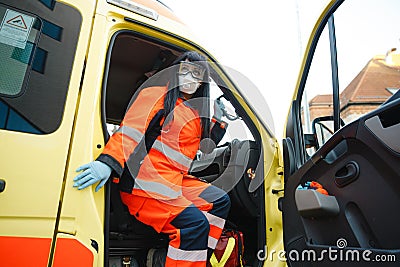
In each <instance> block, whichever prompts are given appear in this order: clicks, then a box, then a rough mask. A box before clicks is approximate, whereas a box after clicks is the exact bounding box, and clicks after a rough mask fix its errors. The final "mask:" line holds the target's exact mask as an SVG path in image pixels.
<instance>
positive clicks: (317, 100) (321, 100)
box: [309, 94, 332, 107]
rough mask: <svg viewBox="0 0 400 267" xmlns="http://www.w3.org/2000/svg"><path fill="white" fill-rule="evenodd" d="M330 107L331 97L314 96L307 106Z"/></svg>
mask: <svg viewBox="0 0 400 267" xmlns="http://www.w3.org/2000/svg"><path fill="white" fill-rule="evenodd" d="M325 105H332V95H331V94H329V95H316V96H314V97H313V98H312V99H311V100H310V101H309V106H310V107H311V106H325Z"/></svg>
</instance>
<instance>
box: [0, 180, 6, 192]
mask: <svg viewBox="0 0 400 267" xmlns="http://www.w3.org/2000/svg"><path fill="white" fill-rule="evenodd" d="M5 188H6V181H5V180H3V179H0V193H1V192H3V191H4V189H5Z"/></svg>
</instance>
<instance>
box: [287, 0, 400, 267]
mask: <svg viewBox="0 0 400 267" xmlns="http://www.w3.org/2000/svg"><path fill="white" fill-rule="evenodd" d="M399 8H400V6H399V5H398V4H394V2H392V1H386V0H385V1H374V3H372V2H369V3H366V2H365V1H356V0H347V1H331V2H330V3H329V5H328V6H327V7H326V9H325V10H324V12H323V14H322V15H321V16H320V18H319V20H318V23H317V25H316V26H315V27H314V30H313V32H312V35H311V38H310V41H309V43H308V46H307V50H306V53H305V59H304V61H303V63H302V69H301V73H300V76H299V80H298V83H297V92H296V93H295V95H294V99H293V102H292V105H291V108H290V112H289V117H288V122H287V125H286V138H285V139H284V140H283V158H284V164H285V166H284V167H285V168H284V176H285V190H284V198H283V202H282V210H283V226H284V243H285V255H286V260H287V264H288V265H289V266H343V265H346V266H366V265H367V266H378V265H377V264H382V266H395V265H398V261H399V259H400V240H399V238H398V237H399V236H400V228H399V227H398V225H399V224H400V214H399V213H398V212H397V210H398V208H399V206H400V179H399V178H400V164H399V163H400V141H399V140H400V139H399V137H398V136H399V133H400V116H399V112H400V99H399V92H398V88H399V87H400V82H399V81H400V79H399V77H400V75H399V63H400V62H399V57H398V55H399V54H398V53H397V52H396V49H392V47H393V46H395V45H398V31H397V30H395V27H396V26H394V25H395V23H394V21H395V19H394V18H395V14H396V12H399ZM372 14H373V17H371V15H372ZM372 21H373V25H374V27H371V26H370V24H371V22H372ZM392 23H394V24H393V26H391V25H392ZM383 25H385V26H384V27H383ZM383 29H384V31H383ZM393 37H394V38H395V40H397V43H391V41H390V40H391V39H390V38H393ZM372 48H373V49H372ZM387 51H389V52H387ZM327 89H328V90H327ZM396 92H397V93H396ZM312 181H315V182H317V183H319V184H320V185H322V187H323V188H324V189H325V190H326V191H327V193H328V194H322V193H320V192H319V191H317V190H315V189H313V188H312V186H311V187H310V186H308V185H307V182H312ZM314 185H317V184H315V183H314ZM299 186H300V187H301V188H299ZM320 191H322V190H320ZM379 266H381V265H379Z"/></svg>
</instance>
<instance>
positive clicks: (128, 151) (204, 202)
mask: <svg viewBox="0 0 400 267" xmlns="http://www.w3.org/2000/svg"><path fill="white" fill-rule="evenodd" d="M168 71H169V72H168V73H170V74H169V75H168V78H169V80H168V82H167V83H166V84H167V85H166V86H150V87H145V88H144V89H142V90H140V91H139V93H137V94H136V95H135V99H134V100H133V102H132V101H131V104H130V107H129V109H128V111H127V112H126V114H125V117H124V119H123V121H122V123H121V125H120V127H119V129H118V130H117V132H115V133H114V134H113V135H112V136H111V138H110V140H109V141H108V142H107V144H106V146H105V148H104V151H103V153H102V154H101V155H100V156H99V157H98V158H97V159H96V160H95V161H93V162H90V163H88V164H85V165H83V166H81V167H79V168H78V169H77V172H80V171H83V172H81V173H80V174H78V175H77V176H76V177H75V178H74V181H75V183H74V187H78V189H83V188H86V187H88V186H90V185H92V184H94V183H96V182H99V183H98V185H97V187H96V191H98V190H99V189H100V188H101V187H102V186H103V185H104V184H105V183H106V181H107V180H108V178H109V177H110V175H112V176H113V177H117V178H119V179H113V180H114V181H117V182H119V188H120V191H121V192H120V194H121V198H122V201H123V203H124V204H125V205H127V206H128V208H129V212H130V213H131V214H132V215H133V216H135V217H136V218H137V219H138V220H139V221H141V222H143V223H145V224H148V225H150V226H152V227H153V228H154V229H155V230H156V231H157V232H162V233H166V234H168V235H169V239H170V241H169V246H168V250H167V257H166V263H165V266H178V264H179V266H181V267H183V266H206V262H207V259H209V257H210V256H211V254H212V251H213V249H214V248H215V246H216V244H217V241H218V239H219V237H220V235H221V232H222V229H223V227H224V224H225V219H226V217H227V215H228V212H229V208H230V200H229V197H228V195H227V194H226V193H225V192H224V191H223V190H221V189H219V188H217V187H215V186H213V185H210V184H208V183H205V182H203V181H201V180H199V179H197V178H196V177H193V176H191V175H189V174H188V170H189V167H190V164H191V162H192V160H193V159H194V158H195V156H196V153H197V152H198V150H199V146H200V141H201V140H209V139H206V138H211V139H212V140H213V141H214V142H215V143H218V142H219V141H220V140H221V139H222V137H223V135H224V134H225V127H226V123H225V122H223V121H221V117H222V108H223V105H222V103H220V102H219V101H218V100H217V101H216V102H215V103H214V116H213V117H212V119H211V120H210V118H209V115H208V114H209V66H208V63H207V61H206V59H205V58H204V57H203V56H202V55H200V54H198V53H197V52H193V51H190V52H186V53H184V54H182V55H181V56H180V57H178V58H177V60H175V62H174V63H173V64H172V66H171V67H170V68H168ZM171 73H172V74H171ZM210 128H211V130H210ZM151 136H153V138H151ZM149 140H150V141H149Z"/></svg>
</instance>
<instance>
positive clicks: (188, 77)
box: [178, 59, 205, 96]
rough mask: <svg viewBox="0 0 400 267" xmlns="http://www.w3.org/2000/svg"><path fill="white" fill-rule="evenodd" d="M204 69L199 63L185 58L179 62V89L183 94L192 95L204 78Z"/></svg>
mask: <svg viewBox="0 0 400 267" xmlns="http://www.w3.org/2000/svg"><path fill="white" fill-rule="evenodd" d="M204 75H205V69H204V68H203V67H202V66H200V65H199V64H196V63H193V62H190V61H189V60H187V59H186V60H185V61H182V62H180V63H179V70H178V82H179V90H180V91H181V92H182V93H184V94H185V95H190V96H191V95H193V94H194V93H195V92H196V91H197V89H198V88H199V86H200V85H201V81H202V80H203V79H204Z"/></svg>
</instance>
